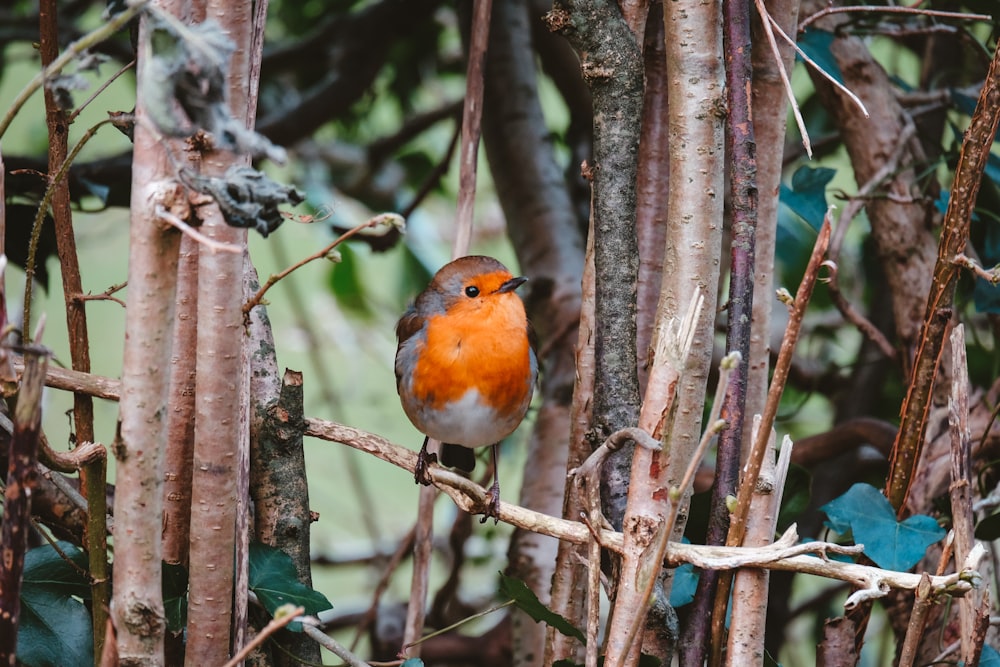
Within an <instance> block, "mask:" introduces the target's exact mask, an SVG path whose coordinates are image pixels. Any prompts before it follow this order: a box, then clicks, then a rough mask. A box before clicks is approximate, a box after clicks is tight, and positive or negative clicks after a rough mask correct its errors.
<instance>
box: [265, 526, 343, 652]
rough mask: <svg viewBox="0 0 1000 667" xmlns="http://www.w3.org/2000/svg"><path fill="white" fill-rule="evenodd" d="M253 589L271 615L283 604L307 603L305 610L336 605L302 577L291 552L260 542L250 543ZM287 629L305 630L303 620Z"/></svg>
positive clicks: (300, 604) (293, 630)
mask: <svg viewBox="0 0 1000 667" xmlns="http://www.w3.org/2000/svg"><path fill="white" fill-rule="evenodd" d="M250 590H252V591H253V592H254V594H256V595H257V599H258V600H260V603H261V604H262V605H264V608H265V609H266V610H267V613H269V614H271V615H272V616H273V615H274V612H275V610H276V609H277V608H278V607H280V606H281V605H283V604H294V605H296V606H301V607H304V608H305V610H306V611H305V613H306V614H318V613H319V612H321V611H324V610H326V609H331V608H332V607H333V605H332V604H330V601H329V600H327V599H326V596H325V595H323V594H322V593H320V592H319V591H315V590H313V589H312V588H309V587H308V586H306V585H305V584H303V583H302V582H301V581H299V578H298V574H297V573H296V572H295V563H293V562H292V558H291V556H289V555H288V554H286V553H285V552H284V551H282V550H281V549H276V548H274V547H271V546H268V545H266V544H261V543H260V542H253V543H251V544H250ZM288 629H289V630H291V631H292V632H302V624H301V623H299V622H298V621H296V622H293V623H289V624H288Z"/></svg>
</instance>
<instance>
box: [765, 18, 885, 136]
mask: <svg viewBox="0 0 1000 667" xmlns="http://www.w3.org/2000/svg"><path fill="white" fill-rule="evenodd" d="M767 18H768V21H769V22H770V23H771V25H772V26H774V29H775V30H777V31H778V34H779V35H781V37H782V39H784V40H785V41H786V42H788V43H789V44H791V46H792V48H793V49H795V53H797V54H799V57H800V58H802V60H803V61H804V62H805V63H806V64H808V65H809V66H811V67H812V68H813V69H815V70H816V71H817V72H819V73H820V75H821V76H822V77H823V78H825V79H826V80H827V81H829V82H830V83H831V84H833V86H834V87H835V88H837V89H838V90H840V91H841V92H842V93H844V94H845V95H847V97H849V98H850V99H851V101H852V102H854V103H855V104H856V105H858V108H859V109H861V113H863V114H864V115H865V118H868V116H869V114H868V109H866V108H865V105H864V103H863V102H862V101H861V100H860V99H859V98H858V96H857V95H855V94H854V93H853V92H851V90H850V89H849V88H848V87H847V86H845V85H844V84H842V83H841V82H839V81H837V79H836V78H834V77H833V76H832V75H831V74H830V73H828V72H827V71H826V70H824V69H823V68H822V67H820V66H819V64H817V63H816V61H815V60H813V59H812V58H810V57H809V56H808V55H806V52H805V51H803V50H802V49H801V48H800V47H799V45H798V44H796V43H795V40H794V39H792V38H791V37H789V36H788V34H787V33H786V32H785V31H784V30H782V29H781V26H780V25H778V22H777V21H775V20H774V19H773V18H772V17H770V16H768V17H767Z"/></svg>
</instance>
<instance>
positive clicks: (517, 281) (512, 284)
mask: <svg viewBox="0 0 1000 667" xmlns="http://www.w3.org/2000/svg"><path fill="white" fill-rule="evenodd" d="M526 282H528V279H527V278H525V277H524V276H519V277H517V278H511V279H510V280H508V281H507V282H505V283H504V284H503V285H501V286H500V289H498V290H497V292H498V293H500V294H503V293H504V292H513V291H514V290H516V289H517V288H518V287H520V286H521V285H523V284H524V283H526Z"/></svg>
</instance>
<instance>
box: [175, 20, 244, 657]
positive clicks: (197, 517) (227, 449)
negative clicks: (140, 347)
mask: <svg viewBox="0 0 1000 667" xmlns="http://www.w3.org/2000/svg"><path fill="white" fill-rule="evenodd" d="M251 4H252V3H250V2H244V3H238V4H237V5H236V6H233V4H232V3H229V2H224V1H223V0H209V2H208V3H207V11H206V20H207V19H212V20H215V21H216V22H218V23H219V25H220V26H221V27H222V29H223V30H224V31H226V33H227V34H228V36H229V38H230V39H231V40H232V41H233V43H234V45H235V50H234V52H233V55H232V58H231V60H230V66H229V75H228V80H227V86H228V101H229V107H230V111H231V113H232V114H233V116H234V117H236V118H238V119H244V120H245V119H246V116H247V113H248V108H247V100H248V97H249V82H248V77H249V68H250V66H249V60H250V40H251V32H252V27H253V20H252V17H253V12H252V8H251ZM240 162H243V163H245V162H246V158H244V157H239V158H237V157H236V156H234V155H232V154H230V153H227V152H222V151H218V150H216V151H212V152H210V153H207V154H205V155H204V157H203V162H202V173H203V174H204V175H205V176H216V177H219V176H222V175H223V174H224V173H225V171H226V170H227V169H228V168H229V167H230V166H232V165H234V164H237V163H240ZM198 215H199V217H200V218H201V220H202V227H201V230H202V233H204V234H205V235H206V236H208V237H209V238H211V239H214V240H215V241H219V242H222V243H226V244H230V245H235V246H238V247H242V246H244V245H245V244H246V230H244V229H238V228H235V227H231V226H229V225H228V224H226V221H225V220H224V219H223V217H222V213H221V212H220V210H219V208H218V205H217V204H215V203H214V202H213V203H212V204H210V205H207V206H204V207H202V208H201V209H200V211H199V214H198ZM243 273H244V256H243V253H242V252H239V253H234V252H215V253H213V252H201V253H200V254H199V265H198V346H197V361H196V364H197V378H196V380H195V390H196V394H197V408H196V422H195V432H194V469H193V470H194V474H193V477H192V487H191V554H190V562H191V563H192V564H193V566H192V567H191V568H190V569H189V574H188V581H189V590H188V641H187V646H186V650H185V664H186V665H189V666H196V665H206V664H219V663H225V662H226V661H227V660H228V659H229V654H230V629H231V624H232V615H233V606H232V598H233V581H234V570H233V558H234V551H235V543H236V508H237V493H238V490H237V486H236V478H237V463H238V452H239V443H240V440H241V437H240V436H241V431H242V430H245V429H246V428H248V425H247V424H245V423H243V422H242V421H241V419H240V403H239V396H240V382H241V373H242V372H243V371H242V363H241V360H242V354H241V350H240V346H241V344H242V343H243V339H244V335H243V313H242V303H243Z"/></svg>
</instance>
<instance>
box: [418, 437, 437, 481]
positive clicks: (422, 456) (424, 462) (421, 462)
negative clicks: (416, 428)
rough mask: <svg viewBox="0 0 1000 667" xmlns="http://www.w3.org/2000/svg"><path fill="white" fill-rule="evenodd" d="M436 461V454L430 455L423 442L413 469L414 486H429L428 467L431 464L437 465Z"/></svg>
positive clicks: (425, 443)
mask: <svg viewBox="0 0 1000 667" xmlns="http://www.w3.org/2000/svg"><path fill="white" fill-rule="evenodd" d="M437 460H438V457H437V454H432V453H430V452H428V451H427V441H426V440H424V446H423V447H421V448H420V452H419V453H417V465H415V466H414V467H413V482H414V483H415V484H423V485H424V486H430V483H431V481H432V480H431V474H430V465H431V464H432V463H437Z"/></svg>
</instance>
